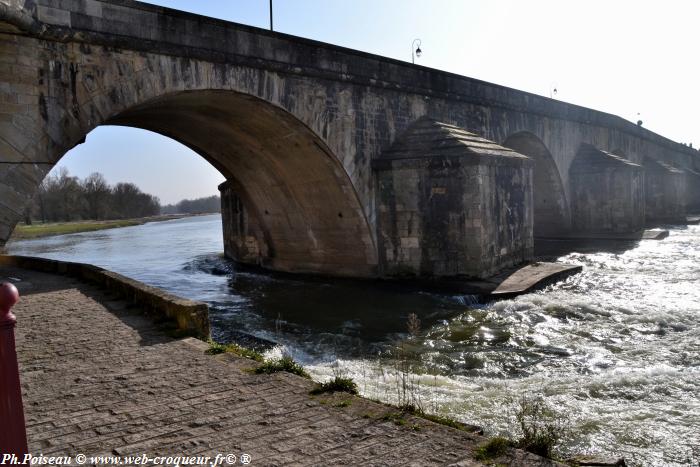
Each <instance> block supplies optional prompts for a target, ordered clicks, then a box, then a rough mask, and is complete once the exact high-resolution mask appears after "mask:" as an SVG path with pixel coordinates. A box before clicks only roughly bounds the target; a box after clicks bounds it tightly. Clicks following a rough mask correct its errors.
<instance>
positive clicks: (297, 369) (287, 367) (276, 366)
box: [253, 357, 311, 379]
mask: <svg viewBox="0 0 700 467" xmlns="http://www.w3.org/2000/svg"><path fill="white" fill-rule="evenodd" d="M280 371H286V372H287V373H292V374H295V375H298V376H302V377H304V378H309V379H311V376H309V374H308V373H307V372H306V370H304V367H302V366H301V365H299V364H298V363H297V362H295V361H294V360H293V359H292V357H282V358H280V359H279V360H266V361H265V362H264V363H263V364H262V365H260V366H259V367H257V368H256V369H255V370H254V371H253V372H254V373H256V374H266V375H269V374H272V373H278V372H280Z"/></svg>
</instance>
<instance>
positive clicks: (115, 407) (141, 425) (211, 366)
mask: <svg viewBox="0 0 700 467" xmlns="http://www.w3.org/2000/svg"><path fill="white" fill-rule="evenodd" d="M10 278H11V279H10ZM7 279H10V280H12V281H13V282H14V283H15V284H16V286H17V287H18V288H19V290H20V294H21V299H20V302H19V303H18V304H17V305H16V306H15V308H14V312H15V313H16V314H17V316H18V324H17V329H16V335H17V349H18V358H19V360H20V368H22V371H21V375H20V376H21V379H22V383H23V395H24V402H25V413H26V419H27V431H28V437H29V447H30V452H41V453H43V454H45V455H74V454H75V453H78V452H79V453H84V454H86V455H88V456H90V455H97V454H99V453H104V452H110V453H114V454H115V455H120V456H127V455H136V456H139V457H140V456H142V455H143V454H146V455H149V456H150V455H154V454H156V453H168V454H171V455H188V456H189V455H202V456H207V455H208V456H211V457H212V458H214V457H215V456H216V455H217V454H221V453H223V454H230V455H235V456H237V457H238V458H242V456H243V455H244V454H245V455H247V456H250V458H249V459H250V460H251V461H252V463H253V464H254V465H341V464H349V463H352V464H354V465H397V464H405V463H406V460H407V459H408V460H419V463H420V464H421V465H463V466H472V465H482V464H481V462H480V461H479V460H477V457H483V452H482V451H483V449H481V450H479V448H480V447H482V446H484V443H486V438H484V437H482V436H479V435H477V434H474V433H469V432H466V431H462V430H458V429H454V428H451V427H448V426H444V425H441V424H436V423H433V422H431V421H429V420H426V419H424V418H420V417H414V416H412V415H406V414H404V415H402V416H401V417H400V418H397V415H396V409H395V408H392V407H390V406H387V405H384V404H379V403H376V402H373V401H370V400H367V399H364V398H361V397H357V396H353V395H349V394H344V393H335V394H328V395H312V394H311V390H312V389H313V388H314V387H315V384H314V383H313V382H312V381H310V380H308V379H305V378H302V377H299V376H296V375H292V374H289V373H285V372H281V373H273V374H254V373H253V372H251V371H250V370H251V368H253V367H255V366H256V365H257V363H255V362H254V361H253V360H250V359H246V358H242V357H238V356H235V355H233V354H230V353H225V354H220V355H209V354H207V352H206V351H207V350H208V349H209V346H208V345H207V344H206V343H204V342H202V341H198V340H195V339H191V338H190V339H175V338H172V337H169V336H168V335H166V334H165V333H164V332H163V331H162V330H161V329H160V328H159V327H158V326H157V325H156V324H154V323H153V321H151V319H149V318H148V317H146V316H144V315H143V312H142V310H141V309H140V307H139V306H134V305H132V304H130V303H127V302H124V301H123V300H121V299H120V298H119V297H117V296H115V295H113V294H111V293H109V292H105V291H104V290H102V289H99V288H97V287H94V286H92V285H88V284H85V283H83V282H81V281H77V280H75V279H71V278H67V277H64V276H59V275H54V274H46V273H42V272H37V271H30V270H26V269H19V268H14V267H12V268H10V267H0V280H7ZM95 401H99V403H95ZM75 414H79V416H77V417H76V415H75ZM487 462H489V463H493V462H497V463H501V464H506V465H523V466H528V465H541V466H545V465H556V463H554V462H551V461H548V460H546V459H542V458H540V457H537V456H534V455H532V454H528V453H526V452H524V451H521V450H516V449H513V448H508V447H505V448H504V449H502V450H499V451H498V452H496V453H495V455H494V456H493V458H491V459H489V460H488V461H487Z"/></svg>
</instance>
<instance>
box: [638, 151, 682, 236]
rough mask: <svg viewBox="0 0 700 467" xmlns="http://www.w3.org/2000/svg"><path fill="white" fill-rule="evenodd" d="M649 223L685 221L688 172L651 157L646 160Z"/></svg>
mask: <svg viewBox="0 0 700 467" xmlns="http://www.w3.org/2000/svg"><path fill="white" fill-rule="evenodd" d="M644 168H645V169H646V170H645V176H644V180H645V183H644V184H645V187H644V190H645V199H646V222H647V223H685V221H686V202H687V186H686V183H687V178H686V173H685V172H684V171H683V170H681V169H678V168H676V167H674V166H672V165H671V164H669V163H667V162H662V161H659V160H656V159H654V158H651V157H647V158H645V160H644Z"/></svg>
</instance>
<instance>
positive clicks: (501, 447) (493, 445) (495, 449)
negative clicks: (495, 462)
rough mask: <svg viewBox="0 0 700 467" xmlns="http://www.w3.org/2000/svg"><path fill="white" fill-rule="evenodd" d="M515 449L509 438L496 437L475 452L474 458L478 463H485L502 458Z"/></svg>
mask: <svg viewBox="0 0 700 467" xmlns="http://www.w3.org/2000/svg"><path fill="white" fill-rule="evenodd" d="M511 447H513V442H512V441H511V440H509V439H508V438H504V437H502V436H496V437H495V438H491V439H490V440H488V441H487V442H485V443H484V444H482V445H480V446H479V447H477V448H476V449H475V450H474V458H475V459H476V460H478V461H485V460H488V459H494V458H496V457H499V456H502V455H503V454H505V453H506V452H507V451H508V448H511Z"/></svg>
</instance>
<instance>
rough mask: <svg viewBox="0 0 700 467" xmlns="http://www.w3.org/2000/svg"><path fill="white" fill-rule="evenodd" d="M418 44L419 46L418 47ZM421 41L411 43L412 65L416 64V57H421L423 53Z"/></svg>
mask: <svg viewBox="0 0 700 467" xmlns="http://www.w3.org/2000/svg"><path fill="white" fill-rule="evenodd" d="M416 43H418V46H417V47H416ZM420 44H421V41H420V39H413V42H412V43H411V63H413V64H414V65H415V64H416V57H420V56H421V54H422V53H423V51H422V50H421V49H420Z"/></svg>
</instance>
